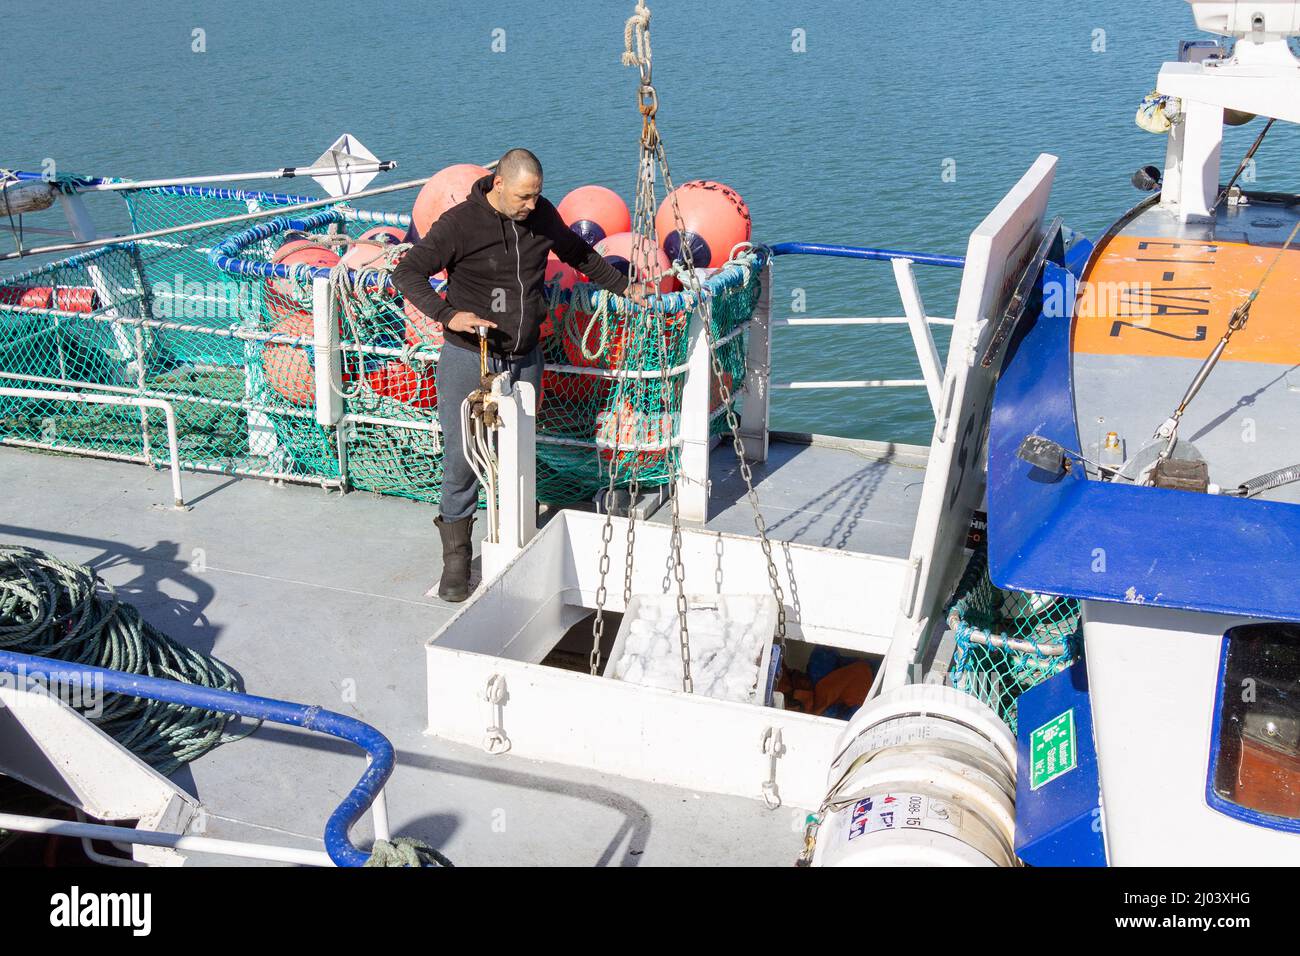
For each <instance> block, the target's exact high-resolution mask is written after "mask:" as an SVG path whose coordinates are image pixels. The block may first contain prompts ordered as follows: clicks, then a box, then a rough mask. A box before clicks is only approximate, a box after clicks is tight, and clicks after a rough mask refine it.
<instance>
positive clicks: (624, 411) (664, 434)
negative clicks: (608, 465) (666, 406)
mask: <svg viewBox="0 0 1300 956" xmlns="http://www.w3.org/2000/svg"><path fill="white" fill-rule="evenodd" d="M672 432H673V428H672V420H671V419H670V418H669V417H668V416H667V415H666V414H664V413H662V412H659V413H657V414H649V415H643V414H642V413H641V412H638V411H637V410H636V409H635V408H633V407H632V405H631V404H629V403H627V402H623V403H621V404H620V405H619V406H618V407H616V408H610V409H607V410H606V411H603V412H601V413H600V414H599V415H597V416H596V447H597V448H598V449H599V450H600V457H601V458H602V459H604V460H605V461H613V460H614V458H615V456H616V455H617V458H618V463H619V465H620V466H624V467H631V466H632V464H634V463H635V464H636V465H637V466H638V467H640V468H648V467H650V466H653V465H657V464H659V463H661V462H662V461H663V460H664V456H665V455H666V454H667V451H668V448H667V442H669V441H670V440H671V439H672ZM660 443H663V445H664V447H662V448H645V449H639V450H633V449H632V448H628V447H625V448H617V446H619V445H624V446H631V445H642V444H644V445H657V444H660Z"/></svg>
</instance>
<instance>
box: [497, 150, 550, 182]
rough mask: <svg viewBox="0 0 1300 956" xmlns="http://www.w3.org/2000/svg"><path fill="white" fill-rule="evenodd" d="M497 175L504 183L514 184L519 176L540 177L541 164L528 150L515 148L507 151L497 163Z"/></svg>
mask: <svg viewBox="0 0 1300 956" xmlns="http://www.w3.org/2000/svg"><path fill="white" fill-rule="evenodd" d="M497 175H498V176H500V177H501V178H502V179H504V180H505V181H506V182H508V183H509V182H514V181H515V180H516V179H518V178H519V177H520V176H536V177H537V178H538V179H540V178H541V177H542V164H541V161H540V160H538V158H537V157H536V156H534V155H533V154H532V153H531V152H530V151H529V150H526V149H522V148H517V149H511V150H507V151H506V154H505V155H504V156H502V157H501V159H499V160H498V161H497Z"/></svg>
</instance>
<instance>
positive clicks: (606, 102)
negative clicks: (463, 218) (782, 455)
mask: <svg viewBox="0 0 1300 956" xmlns="http://www.w3.org/2000/svg"><path fill="white" fill-rule="evenodd" d="M633 7H634V3H633V2H632V0H617V2H613V0H600V2H594V0H589V2H585V3H579V2H576V0H550V2H545V3H542V2H531V3H530V2H523V0H502V2H494V3H449V2H429V0H394V2H388V3H379V2H366V3H361V2H352V3H348V2H343V0H313V2H311V3H294V4H287V3H253V2H242V0H241V2H230V3H211V2H209V3H197V2H188V3H187V2H125V0H124V2H116V3H112V4H107V3H103V2H91V0H76V2H61V3H57V4H54V5H52V6H51V8H49V9H47V10H46V11H45V12H44V13H43V14H42V15H41V16H30V15H24V16H9V17H7V18H5V19H4V20H3V26H2V27H0V34H3V37H4V48H5V51H6V52H5V55H4V57H3V58H2V59H0V83H2V87H0V88H3V89H4V91H5V121H4V123H3V128H2V129H0V166H7V167H11V168H12V167H16V168H21V169H39V168H40V164H41V163H42V161H43V160H44V159H46V158H47V157H49V158H53V159H54V160H55V161H56V162H57V163H58V168H59V171H60V172H69V173H71V172H76V173H85V174H97V175H116V176H126V177H132V178H155V177H162V176H171V175H176V176H180V175H198V174H202V173H214V172H226V171H241V170H252V169H263V168H271V167H278V166H283V165H295V164H306V163H310V162H311V161H312V160H313V159H314V158H315V157H316V156H317V155H319V153H320V151H321V150H322V149H323V148H324V147H325V146H327V145H328V144H329V143H330V142H331V141H332V140H333V139H334V137H335V136H336V135H337V134H339V133H341V132H344V131H347V132H351V133H353V134H355V135H356V136H357V137H359V138H360V139H361V140H362V142H364V143H365V144H366V145H367V146H369V147H370V149H371V150H372V151H374V152H375V153H377V154H378V155H379V156H381V157H382V158H385V159H395V160H397V161H398V162H399V163H400V164H401V168H400V169H399V170H398V171H397V172H395V173H389V174H386V176H384V177H382V178H381V179H379V180H376V182H375V185H380V184H381V183H382V182H385V181H387V182H396V181H398V178H397V177H400V178H401V179H406V178H416V177H418V176H422V175H427V174H428V173H430V172H432V171H434V170H436V169H438V168H440V167H441V166H444V165H447V164H449V163H454V162H485V161H487V160H488V159H491V158H495V157H496V156H498V155H499V154H500V153H501V152H502V151H503V150H504V149H505V148H507V147H510V146H515V145H523V146H527V147H529V148H531V149H532V150H534V151H535V152H536V153H537V154H538V155H539V156H540V157H541V159H542V161H543V163H544V164H545V166H546V170H547V175H546V192H547V194H548V195H549V196H550V197H551V198H552V199H553V200H555V201H558V200H559V199H560V197H561V196H562V195H563V194H564V193H565V192H567V191H568V190H569V189H571V188H572V187H574V186H578V185H582V184H584V183H589V182H595V183H602V184H604V185H607V186H610V187H612V188H615V189H617V190H618V191H619V192H621V193H623V195H624V196H625V198H630V195H631V191H632V185H633V177H634V172H635V168H634V167H635V160H636V149H637V136H638V133H639V128H640V118H639V115H638V114H637V110H636V97H635V92H636V82H635V73H634V71H632V70H629V69H626V68H624V67H622V66H621V65H620V63H619V54H620V53H621V51H622V29H623V21H624V19H625V18H626V16H627V15H628V14H629V13H630V12H631V11H632V9H633ZM650 7H651V10H652V11H653V15H654V18H653V21H652V39H653V43H654V63H655V81H656V86H657V87H658V90H659V98H660V113H659V119H660V126H661V130H662V132H663V136H664V138H665V141H666V143H667V147H668V153H669V158H670V160H671V164H672V169H673V173H674V177H675V179H676V180H677V181H684V180H686V179H693V178H709V179H718V180H722V181H724V182H726V183H728V184H729V185H731V186H733V187H735V188H736V189H737V190H739V191H740V193H741V194H742V195H743V196H744V197H745V198H746V199H747V201H748V202H749V206H750V209H751V212H752V214H753V217H754V223H755V233H756V237H757V238H758V239H761V240H763V241H766V242H778V241H784V240H804V241H821V242H844V243H851V244H861V245H880V246H888V247H891V248H901V249H916V250H922V251H933V252H947V253H961V252H963V250H964V246H965V238H966V235H967V234H968V233H969V232H970V230H971V229H972V228H973V227H974V226H975V225H976V224H977V223H978V222H979V220H980V219H981V218H982V217H983V216H984V215H985V214H986V213H987V212H988V211H989V210H990V209H991V208H992V207H993V206H994V205H995V204H996V202H997V201H998V199H999V198H1001V196H1002V194H1003V193H1004V192H1005V191H1006V190H1007V189H1008V188H1009V187H1010V186H1011V185H1012V184H1013V183H1014V182H1015V180H1016V179H1017V178H1018V177H1019V175H1020V174H1021V173H1022V172H1023V171H1024V169H1026V168H1027V167H1028V166H1029V164H1030V163H1031V162H1032V161H1033V159H1034V157H1035V156H1036V155H1037V154H1038V153H1039V152H1051V153H1054V154H1055V155H1057V156H1059V157H1060V159H1061V163H1060V167H1059V170H1058V173H1057V179H1056V186H1055V191H1054V194H1053V203H1052V206H1053V212H1054V213H1059V214H1061V215H1063V216H1065V219H1066V222H1067V223H1068V224H1069V225H1070V226H1071V227H1073V228H1075V229H1077V230H1082V231H1084V232H1085V233H1088V234H1090V235H1096V234H1097V233H1099V232H1100V231H1101V230H1103V229H1104V228H1105V227H1106V226H1107V225H1108V224H1109V223H1110V222H1111V221H1112V220H1113V219H1115V218H1116V217H1117V216H1118V215H1119V214H1120V213H1121V212H1122V211H1123V210H1124V209H1126V208H1127V207H1128V206H1130V205H1132V203H1133V202H1135V201H1136V200H1137V199H1138V198H1140V197H1139V194H1138V193H1136V192H1135V191H1134V190H1133V189H1132V187H1131V186H1129V185H1128V176H1129V174H1130V173H1131V172H1132V171H1133V170H1134V169H1135V168H1136V167H1138V166H1140V165H1143V164H1146V163H1156V164H1160V163H1161V162H1162V160H1163V157H1164V138H1163V137H1157V136H1153V135H1151V134H1148V133H1144V132H1142V131H1141V130H1139V129H1138V128H1137V127H1136V126H1135V125H1134V123H1133V113H1134V111H1135V109H1136V107H1137V104H1138V101H1139V100H1140V99H1141V98H1142V96H1143V95H1144V94H1145V93H1147V92H1148V91H1149V90H1150V89H1151V88H1152V87H1153V86H1154V82H1155V76H1156V72H1157V70H1158V69H1159V65H1160V63H1161V62H1162V61H1163V60H1166V59H1172V58H1173V56H1174V54H1175V52H1176V49H1177V41H1178V40H1179V39H1180V38H1192V37H1195V36H1198V35H1199V34H1197V33H1196V31H1195V29H1194V26H1193V23H1192V17H1191V13H1190V8H1189V7H1188V6H1187V4H1186V3H1184V2H1182V0H1090V2H1086V3H1080V2H1078V0H1070V2H1066V0H1034V2H1032V3H1010V2H1005V0H983V2H971V0H928V2H904V0H889V2H886V0H860V2H824V3H819V4H816V5H804V4H795V3H781V2H777V0H747V2H745V3H738V2H709V3H706V2H701V0H695V2H686V0H651V2H650ZM196 29H197V30H202V31H203V39H204V41H205V44H206V50H205V51H204V52H195V51H194V49H193V47H194V46H195V40H194V31H195V30H196ZM496 30H502V31H504V40H505V50H504V52H493V50H492V44H493V39H494V31H496ZM795 30H802V31H803V35H804V36H805V37H806V51H805V52H796V51H795V50H794V49H793V46H794V33H793V31H795ZM1098 31H1103V32H1098ZM501 36H502V34H496V37H497V38H498V39H499V38H500V37H501ZM1258 129H1259V123H1258V122H1257V123H1255V124H1252V125H1250V126H1246V127H1244V128H1242V129H1237V130H1231V131H1230V132H1229V134H1228V137H1227V143H1226V146H1225V150H1224V166H1225V172H1224V175H1225V177H1226V176H1227V175H1229V174H1230V172H1231V170H1232V169H1233V168H1235V166H1236V163H1237V161H1238V160H1239V158H1240V156H1241V155H1242V153H1243V152H1244V151H1245V149H1246V148H1247V147H1248V146H1249V143H1250V141H1251V139H1252V138H1253V137H1254V136H1255V134H1256V133H1257V131H1258ZM1298 144H1300V135H1297V131H1296V130H1295V129H1293V128H1285V129H1284V128H1275V130H1274V131H1273V132H1272V133H1270V136H1269V140H1268V141H1266V143H1265V145H1264V146H1263V148H1262V149H1261V150H1260V152H1259V154H1258V157H1257V176H1258V179H1257V182H1256V184H1255V185H1256V186H1257V187H1259V188H1268V189H1288V190H1297V189H1300V182H1298V181H1300V176H1298V175H1297V169H1296V164H1295V161H1294V156H1295V155H1296V147H1297V145H1298ZM946 161H950V162H949V165H948V166H947V167H945V162H946ZM952 163H955V172H956V176H955V181H945V177H944V176H943V172H944V170H945V168H949V169H952V168H954V167H953V166H952V165H951V164H952ZM948 178H949V179H952V177H948ZM289 191H295V192H310V193H312V194H313V195H314V194H317V193H318V190H317V189H316V187H315V185H314V184H304V183H300V182H297V181H295V182H294V184H293V188H292V190H289ZM404 195H405V194H404ZM412 198H413V197H412ZM384 199H388V197H384ZM409 202H410V198H403V199H392V200H391V201H388V202H386V203H385V202H381V201H379V200H376V201H375V205H374V208H387V209H399V208H405V204H408V203H409ZM97 215H98V213H97ZM104 222H105V224H106V225H113V226H116V227H118V228H122V229H124V228H125V225H126V223H125V221H124V219H123V220H121V221H118V222H113V221H112V220H111V219H109V218H107V217H106V218H105V220H104ZM0 247H3V248H5V249H6V250H7V249H8V248H10V243H9V241H8V239H7V238H6V239H5V240H0ZM956 278H957V277H956V274H955V270H934V269H930V270H922V271H921V281H922V289H923V292H924V293H925V298H926V304H927V307H928V309H929V311H930V312H932V313H933V314H936V315H948V316H950V315H951V314H952V308H953V299H954V296H955V292H956ZM794 289H803V290H804V292H805V294H806V303H807V314H808V315H822V316H834V315H896V314H900V309H901V305H900V303H899V301H898V296H897V292H896V290H895V288H894V285H893V278H892V273H891V271H890V269H889V267H888V264H886V263H864V262H852V261H842V260H841V261H833V260H824V259H823V260H813V259H807V258H800V259H794V258H786V259H782V260H779V261H778V273H777V287H776V296H777V298H776V306H777V311H778V314H786V313H788V311H789V307H790V304H791V301H792V299H791V296H792V291H793V290H794ZM940 345H941V348H942V347H943V345H944V343H943V341H942V337H941V342H940ZM774 363H775V375H776V377H777V378H778V379H782V380H789V379H853V378H900V377H902V378H914V377H919V371H918V370H917V368H916V364H915V358H914V356H913V354H912V351H911V345H910V340H909V338H908V335H907V332H906V330H905V328H898V329H888V330H885V331H881V330H879V329H874V330H873V329H865V330H864V329H862V328H858V329H817V330H810V329H783V330H780V331H778V333H777V337H776V340H775V343H774ZM773 424H774V427H777V428H783V429H793V430H805V431H817V432H823V433H830V434H839V435H846V436H853V437H870V438H879V439H892V440H896V441H910V442H919V443H928V442H929V438H930V432H931V429H932V426H933V422H932V419H931V415H930V412H929V408H928V405H927V403H926V400H925V396H924V391H923V390H920V389H915V390H911V389H909V390H903V389H889V390H853V391H816V392H797V393H792V392H782V393H778V396H777V399H776V403H775V407H774V410H773Z"/></svg>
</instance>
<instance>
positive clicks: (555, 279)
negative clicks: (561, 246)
mask: <svg viewBox="0 0 1300 956" xmlns="http://www.w3.org/2000/svg"><path fill="white" fill-rule="evenodd" d="M581 279H582V274H581V273H580V272H578V270H577V269H575V268H573V266H571V265H569V264H568V263H566V262H561V261H560V260H559V259H558V258H557V257H556V255H555V253H553V252H551V253H548V254H547V256H546V279H545V282H546V284H547V285H548V286H552V285H556V284H558V285H559V287H560V288H561V289H563V290H564V291H566V292H568V291H572V289H573V287H574V286H575V285H577V284H578V282H579V281H581ZM568 310H569V306H568V303H565V302H561V303H559V304H558V305H556V307H555V310H554V312H553V313H552V314H549V315H547V316H546V318H545V319H543V320H542V325H541V329H540V334H541V337H542V338H546V337H547V336H548V335H552V334H553V333H554V332H555V323H556V322H560V323H563V322H564V315H565V313H566V312H568Z"/></svg>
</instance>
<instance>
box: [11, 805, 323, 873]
mask: <svg viewBox="0 0 1300 956" xmlns="http://www.w3.org/2000/svg"><path fill="white" fill-rule="evenodd" d="M0 828H3V829H5V830H18V831H20V832H23V833H48V834H50V835H51V836H66V837H82V838H85V839H90V840H108V841H113V840H123V841H125V842H127V843H138V844H140V845H141V846H161V847H167V848H169V849H172V850H180V851H188V852H191V853H214V854H217V855H219V856H234V857H241V858H243V859H248V860H272V861H274V862H277V863H298V864H301V865H303V866H333V865H334V861H333V860H331V859H330V857H329V854H328V853H326V852H325V851H324V850H299V849H295V848H294V847H287V846H272V845H270V844H264V843H242V842H239V841H237V840H218V839H216V838H215V837H201V836H186V835H185V834H181V833H165V832H162V831H159V830H136V829H134V828H132V827H114V826H108V825H106V824H103V823H73V822H71V821H69V820H50V819H47V818H45V817H27V816H21V815H19V814H16V813H0Z"/></svg>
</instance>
